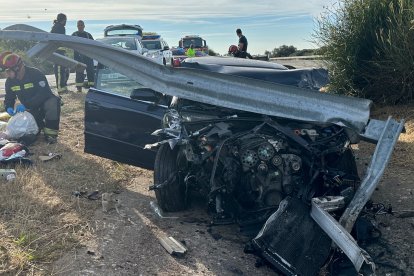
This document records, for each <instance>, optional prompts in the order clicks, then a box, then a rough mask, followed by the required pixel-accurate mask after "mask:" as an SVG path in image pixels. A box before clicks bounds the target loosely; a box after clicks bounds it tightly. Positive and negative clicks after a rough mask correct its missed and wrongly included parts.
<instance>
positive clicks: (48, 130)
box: [43, 127, 58, 137]
mask: <svg viewBox="0 0 414 276" xmlns="http://www.w3.org/2000/svg"><path fill="white" fill-rule="evenodd" d="M43 133H44V134H45V135H48V136H55V137H56V136H57V135H58V131H57V130H56V129H51V128H47V127H45V128H43Z"/></svg>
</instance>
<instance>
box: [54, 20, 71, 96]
mask: <svg viewBox="0 0 414 276" xmlns="http://www.w3.org/2000/svg"><path fill="white" fill-rule="evenodd" d="M65 26H66V15H65V14H63V13H59V14H58V15H57V17H56V19H55V20H53V27H52V30H51V31H50V32H51V33H56V34H66V29H65ZM56 53H58V54H61V55H65V53H66V51H65V49H63V48H59V49H58V50H56ZM53 68H54V70H55V78H56V87H57V92H58V94H62V93H66V92H68V88H67V82H68V77H69V74H68V73H69V71H68V69H67V68H66V67H63V66H61V65H57V64H55V65H54V66H53Z"/></svg>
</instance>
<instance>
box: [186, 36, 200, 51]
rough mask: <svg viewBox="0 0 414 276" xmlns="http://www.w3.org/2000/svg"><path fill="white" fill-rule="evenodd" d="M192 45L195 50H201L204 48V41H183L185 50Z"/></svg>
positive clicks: (195, 39) (187, 39)
mask: <svg viewBox="0 0 414 276" xmlns="http://www.w3.org/2000/svg"><path fill="white" fill-rule="evenodd" d="M191 44H193V46H194V47H195V48H201V47H203V40H202V39H201V38H199V37H195V38H185V39H183V47H184V48H189V47H190V45H191Z"/></svg>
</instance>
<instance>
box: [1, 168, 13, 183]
mask: <svg viewBox="0 0 414 276" xmlns="http://www.w3.org/2000/svg"><path fill="white" fill-rule="evenodd" d="M0 175H1V177H2V178H4V179H6V180H7V181H12V180H14V179H16V171H15V170H14V169H0Z"/></svg>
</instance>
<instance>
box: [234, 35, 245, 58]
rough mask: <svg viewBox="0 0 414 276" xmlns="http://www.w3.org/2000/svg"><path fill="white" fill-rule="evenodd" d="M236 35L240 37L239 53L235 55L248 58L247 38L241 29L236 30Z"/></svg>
mask: <svg viewBox="0 0 414 276" xmlns="http://www.w3.org/2000/svg"><path fill="white" fill-rule="evenodd" d="M236 34H237V36H238V37H239V45H238V51H237V52H236V54H235V55H234V56H235V57H239V58H246V56H247V38H246V37H245V36H244V35H243V34H242V31H241V30H240V29H237V30H236Z"/></svg>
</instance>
